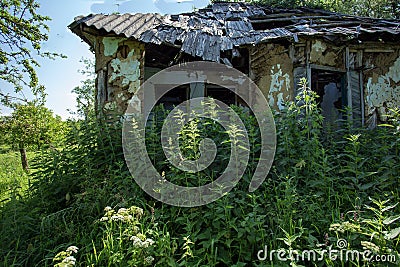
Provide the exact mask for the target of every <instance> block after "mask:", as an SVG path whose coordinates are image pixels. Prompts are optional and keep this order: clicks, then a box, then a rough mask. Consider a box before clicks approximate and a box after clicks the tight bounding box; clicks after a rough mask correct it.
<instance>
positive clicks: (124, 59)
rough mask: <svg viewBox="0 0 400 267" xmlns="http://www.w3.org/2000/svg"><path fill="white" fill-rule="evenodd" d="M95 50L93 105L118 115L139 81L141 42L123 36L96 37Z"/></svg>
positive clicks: (142, 64) (138, 101) (142, 55)
mask: <svg viewBox="0 0 400 267" xmlns="http://www.w3.org/2000/svg"><path fill="white" fill-rule="evenodd" d="M95 52H96V72H97V81H96V88H97V108H98V109H102V111H103V112H105V113H106V114H116V115H122V114H123V113H124V112H125V110H126V107H127V103H128V100H130V99H131V98H132V96H133V94H134V93H135V92H136V91H137V90H138V89H139V87H140V85H141V81H143V74H144V71H143V69H144V45H143V44H141V43H139V42H137V41H134V40H127V39H126V38H115V37H98V38H97V40H96V45H95ZM136 100H137V101H134V102H135V103H140V102H141V101H140V100H139V99H136ZM138 108H139V109H140V107H138Z"/></svg>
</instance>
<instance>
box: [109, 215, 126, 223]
mask: <svg viewBox="0 0 400 267" xmlns="http://www.w3.org/2000/svg"><path fill="white" fill-rule="evenodd" d="M111 220H113V221H115V222H118V221H121V222H123V221H124V216H122V215H119V214H117V215H113V216H112V217H111Z"/></svg>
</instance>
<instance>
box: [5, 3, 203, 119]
mask: <svg viewBox="0 0 400 267" xmlns="http://www.w3.org/2000/svg"><path fill="white" fill-rule="evenodd" d="M37 1H38V2H39V3H40V6H41V7H40V9H39V13H40V14H43V15H47V16H49V17H51V18H52V21H50V22H49V23H48V25H49V27H50V33H49V40H48V42H46V43H44V44H43V45H42V47H43V50H44V51H51V52H57V53H61V54H64V55H66V56H67V59H56V60H49V59H42V58H40V59H38V61H39V63H40V65H41V67H40V68H39V69H37V72H38V76H39V80H40V83H41V84H43V85H44V86H45V87H46V92H47V94H48V96H47V107H49V108H50V109H51V110H53V111H54V113H55V114H58V115H60V116H61V117H62V118H64V119H66V118H68V117H69V116H70V115H69V112H68V111H67V109H70V110H74V109H75V96H74V95H73V94H72V93H71V90H72V89H73V88H74V87H76V86H78V85H79V83H80V81H81V80H83V79H84V77H83V76H82V75H81V74H79V73H78V70H79V69H82V68H83V65H82V64H81V63H80V62H79V61H80V59H81V58H93V57H94V55H93V54H92V53H91V52H90V51H89V46H88V45H87V44H86V43H83V42H81V40H80V39H79V37H78V36H76V35H74V34H73V33H72V32H71V31H70V30H69V29H68V28H67V26H68V25H69V24H70V23H71V22H72V21H73V19H74V17H76V16H78V15H88V14H90V13H113V12H120V13H137V12H140V13H161V14H171V13H181V12H188V11H192V10H193V8H194V7H196V8H202V7H205V6H206V5H207V4H208V3H209V1H208V0H72V1H60V0H37ZM0 112H2V113H4V114H7V113H9V110H7V109H5V108H2V109H1V111H0Z"/></svg>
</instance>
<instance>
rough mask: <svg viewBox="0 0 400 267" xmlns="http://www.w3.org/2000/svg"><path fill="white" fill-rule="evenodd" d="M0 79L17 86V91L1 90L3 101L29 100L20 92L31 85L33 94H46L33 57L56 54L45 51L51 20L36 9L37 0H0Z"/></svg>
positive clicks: (0, 99)
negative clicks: (40, 82)
mask: <svg viewBox="0 0 400 267" xmlns="http://www.w3.org/2000/svg"><path fill="white" fill-rule="evenodd" d="M0 1H1V2H0V79H1V80H3V81H5V82H7V83H9V84H11V85H12V86H13V87H14V93H15V94H17V96H16V95H15V94H13V95H11V94H10V93H5V92H2V91H1V89H0V101H1V102H2V103H3V104H5V105H10V104H12V103H13V102H15V100H23V101H26V99H25V97H24V95H23V94H22V96H18V95H21V94H20V93H21V92H22V90H23V88H24V87H25V86H28V87H29V88H30V89H31V91H32V93H33V94H34V95H36V96H37V95H42V94H44V87H43V86H40V85H39V82H38V77H37V74H36V71H35V67H39V64H38V62H37V61H36V60H35V59H34V57H33V52H36V53H37V55H39V56H40V57H48V58H54V57H56V56H60V55H58V54H56V53H49V52H43V51H42V49H41V43H42V42H44V41H46V40H47V39H48V35H47V33H48V31H49V27H48V26H47V25H46V23H47V22H48V21H49V20H50V18H49V17H47V16H42V15H40V14H38V13H37V12H36V10H37V9H38V8H39V4H38V3H37V2H36V1H35V0H0Z"/></svg>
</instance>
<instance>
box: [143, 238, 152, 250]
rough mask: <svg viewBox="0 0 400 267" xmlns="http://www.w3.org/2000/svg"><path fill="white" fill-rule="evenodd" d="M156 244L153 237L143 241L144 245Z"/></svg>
mask: <svg viewBox="0 0 400 267" xmlns="http://www.w3.org/2000/svg"><path fill="white" fill-rule="evenodd" d="M153 244H154V240H153V239H151V238H147V239H146V240H145V241H144V242H143V245H144V247H146V248H147V247H149V246H152V245H153Z"/></svg>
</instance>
